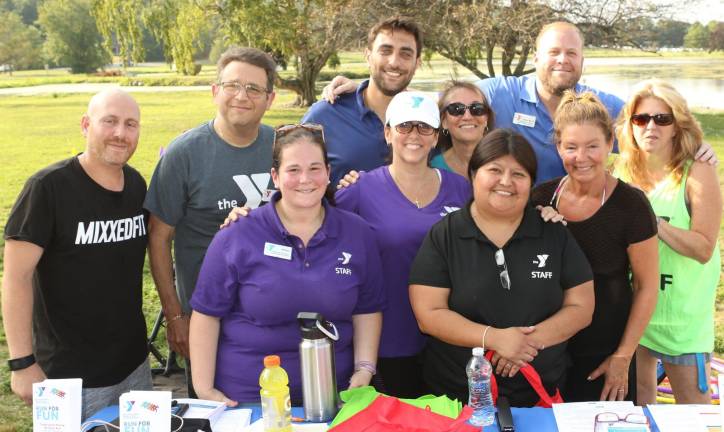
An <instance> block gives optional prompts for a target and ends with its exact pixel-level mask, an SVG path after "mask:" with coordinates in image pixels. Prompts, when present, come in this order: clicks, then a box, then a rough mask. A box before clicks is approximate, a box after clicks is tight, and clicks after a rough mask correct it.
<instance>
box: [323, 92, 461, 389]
mask: <svg viewBox="0 0 724 432" xmlns="http://www.w3.org/2000/svg"><path fill="white" fill-rule="evenodd" d="M439 127H440V111H439V110H438V107H437V104H436V103H435V101H434V100H433V99H432V98H431V97H430V96H428V95H426V94H425V93H420V92H401V93H398V94H397V95H395V97H394V98H393V99H392V101H391V102H390V104H389V106H388V107H387V112H386V122H385V139H386V141H387V143H388V144H389V145H390V149H391V155H392V159H391V163H390V165H386V166H382V167H380V168H377V169H375V170H372V171H369V172H366V173H364V174H362V175H361V176H360V177H359V179H358V180H357V182H356V183H354V184H353V185H351V186H348V187H346V188H343V189H340V190H338V191H337V194H336V197H335V198H336V201H337V206H338V207H339V208H342V209H346V210H350V211H352V212H355V213H357V214H358V215H360V216H361V217H362V218H363V219H365V220H366V221H367V223H368V224H369V225H370V226H371V227H372V230H373V232H374V233H375V236H376V238H377V243H378V245H379V248H380V253H381V255H382V272H383V280H384V289H385V292H386V294H387V301H388V307H387V309H386V310H385V311H384V312H383V324H382V326H383V327H382V336H381V338H380V349H379V358H378V363H377V365H376V367H377V371H378V372H379V376H378V377H379V378H380V379H379V380H373V381H374V382H375V383H376V384H379V383H380V381H381V384H382V388H380V389H379V390H382V391H384V392H385V393H387V394H389V395H393V396H397V397H408V398H412V397H418V396H421V395H423V394H426V393H427V392H426V390H425V386H424V384H423V380H422V365H421V356H420V355H419V354H420V353H421V351H422V349H423V347H424V345H425V341H426V339H425V337H424V336H423V335H422V333H420V330H419V329H418V326H417V321H416V320H415V316H414V315H413V313H412V307H411V306H410V298H409V294H408V283H407V278H408V274H409V271H410V266H411V264H412V260H413V258H414V257H415V254H416V253H417V250H418V249H419V247H420V244H421V243H422V240H423V238H424V237H425V234H427V231H429V229H430V227H432V225H434V224H435V223H436V222H437V221H439V220H440V219H442V218H443V217H444V216H445V215H447V214H448V213H450V212H453V211H455V210H457V209H459V208H460V207H462V206H463V205H464V204H465V203H466V202H467V201H468V200H469V199H470V197H471V189H470V184H469V183H468V181H467V180H466V179H465V178H464V177H462V176H460V175H457V174H455V173H453V172H449V171H445V170H438V169H435V168H431V167H430V166H429V165H428V159H429V155H430V151H431V150H432V149H433V148H434V147H435V144H436V143H437V138H438V128H439Z"/></svg>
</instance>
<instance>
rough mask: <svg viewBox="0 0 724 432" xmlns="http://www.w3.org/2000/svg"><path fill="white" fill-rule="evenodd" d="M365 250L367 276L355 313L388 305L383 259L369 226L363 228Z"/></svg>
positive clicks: (375, 310)
mask: <svg viewBox="0 0 724 432" xmlns="http://www.w3.org/2000/svg"><path fill="white" fill-rule="evenodd" d="M363 231H364V234H363V235H362V238H364V242H365V251H366V253H367V277H366V279H365V281H364V283H363V284H362V285H361V286H360V287H359V293H358V295H357V305H356V306H355V308H354V311H353V312H352V314H353V315H357V314H366V313H373V312H380V311H382V310H384V309H385V308H386V306H387V297H386V296H385V291H384V287H383V280H382V260H381V259H380V251H379V248H378V247H377V240H375V236H374V233H373V232H372V229H370V228H369V227H364V228H363Z"/></svg>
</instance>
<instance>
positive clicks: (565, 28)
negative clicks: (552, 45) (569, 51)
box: [535, 21, 585, 51]
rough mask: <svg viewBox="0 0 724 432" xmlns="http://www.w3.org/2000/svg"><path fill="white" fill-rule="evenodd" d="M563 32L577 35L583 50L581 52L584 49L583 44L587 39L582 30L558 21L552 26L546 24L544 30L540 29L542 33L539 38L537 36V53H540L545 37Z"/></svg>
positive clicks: (551, 24)
mask: <svg viewBox="0 0 724 432" xmlns="http://www.w3.org/2000/svg"><path fill="white" fill-rule="evenodd" d="M563 32H572V33H575V34H576V35H577V36H578V39H579V40H580V41H581V45H580V48H581V50H582V49H583V44H584V43H585V39H584V38H583V33H581V30H580V29H579V28H578V27H576V26H575V25H574V24H571V23H569V22H565V21H556V22H552V23H550V24H546V25H544V26H543V28H541V29H540V32H538V36H536V38H535V49H536V51H540V49H541V40H543V39H544V38H545V37H547V36H548V35H549V34H550V33H563Z"/></svg>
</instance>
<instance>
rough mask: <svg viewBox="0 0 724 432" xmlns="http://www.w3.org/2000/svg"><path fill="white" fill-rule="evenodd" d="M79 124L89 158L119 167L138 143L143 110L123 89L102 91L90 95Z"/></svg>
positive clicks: (131, 153)
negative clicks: (86, 109)
mask: <svg viewBox="0 0 724 432" xmlns="http://www.w3.org/2000/svg"><path fill="white" fill-rule="evenodd" d="M80 126H81V131H82V133H83V136H85V138H86V152H85V153H86V155H87V157H88V158H90V159H91V161H93V162H98V163H102V164H104V165H107V166H114V167H116V168H120V167H122V166H123V165H124V164H125V163H126V162H127V161H128V159H130V158H131V156H132V155H133V152H134V151H135V150H136V146H137V145H138V138H139V135H140V128H141V112H140V109H139V108H138V104H137V103H136V101H135V100H134V99H133V98H132V97H131V95H129V94H128V93H126V92H124V91H123V90H121V89H117V88H113V89H108V90H103V91H102V92H100V93H97V94H96V95H94V96H93V97H92V98H91V100H90V102H89V103H88V111H87V112H86V114H85V115H84V116H83V118H82V119H81V121H80Z"/></svg>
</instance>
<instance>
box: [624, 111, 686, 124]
mask: <svg viewBox="0 0 724 432" xmlns="http://www.w3.org/2000/svg"><path fill="white" fill-rule="evenodd" d="M639 119H640V120H639ZM651 120H653V121H654V123H655V124H656V126H671V125H672V124H674V122H675V121H676V118H674V115H673V114H669V113H659V114H649V113H640V114H633V115H632V116H631V123H633V124H635V125H636V126H638V127H646V126H648V125H649V123H651Z"/></svg>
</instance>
